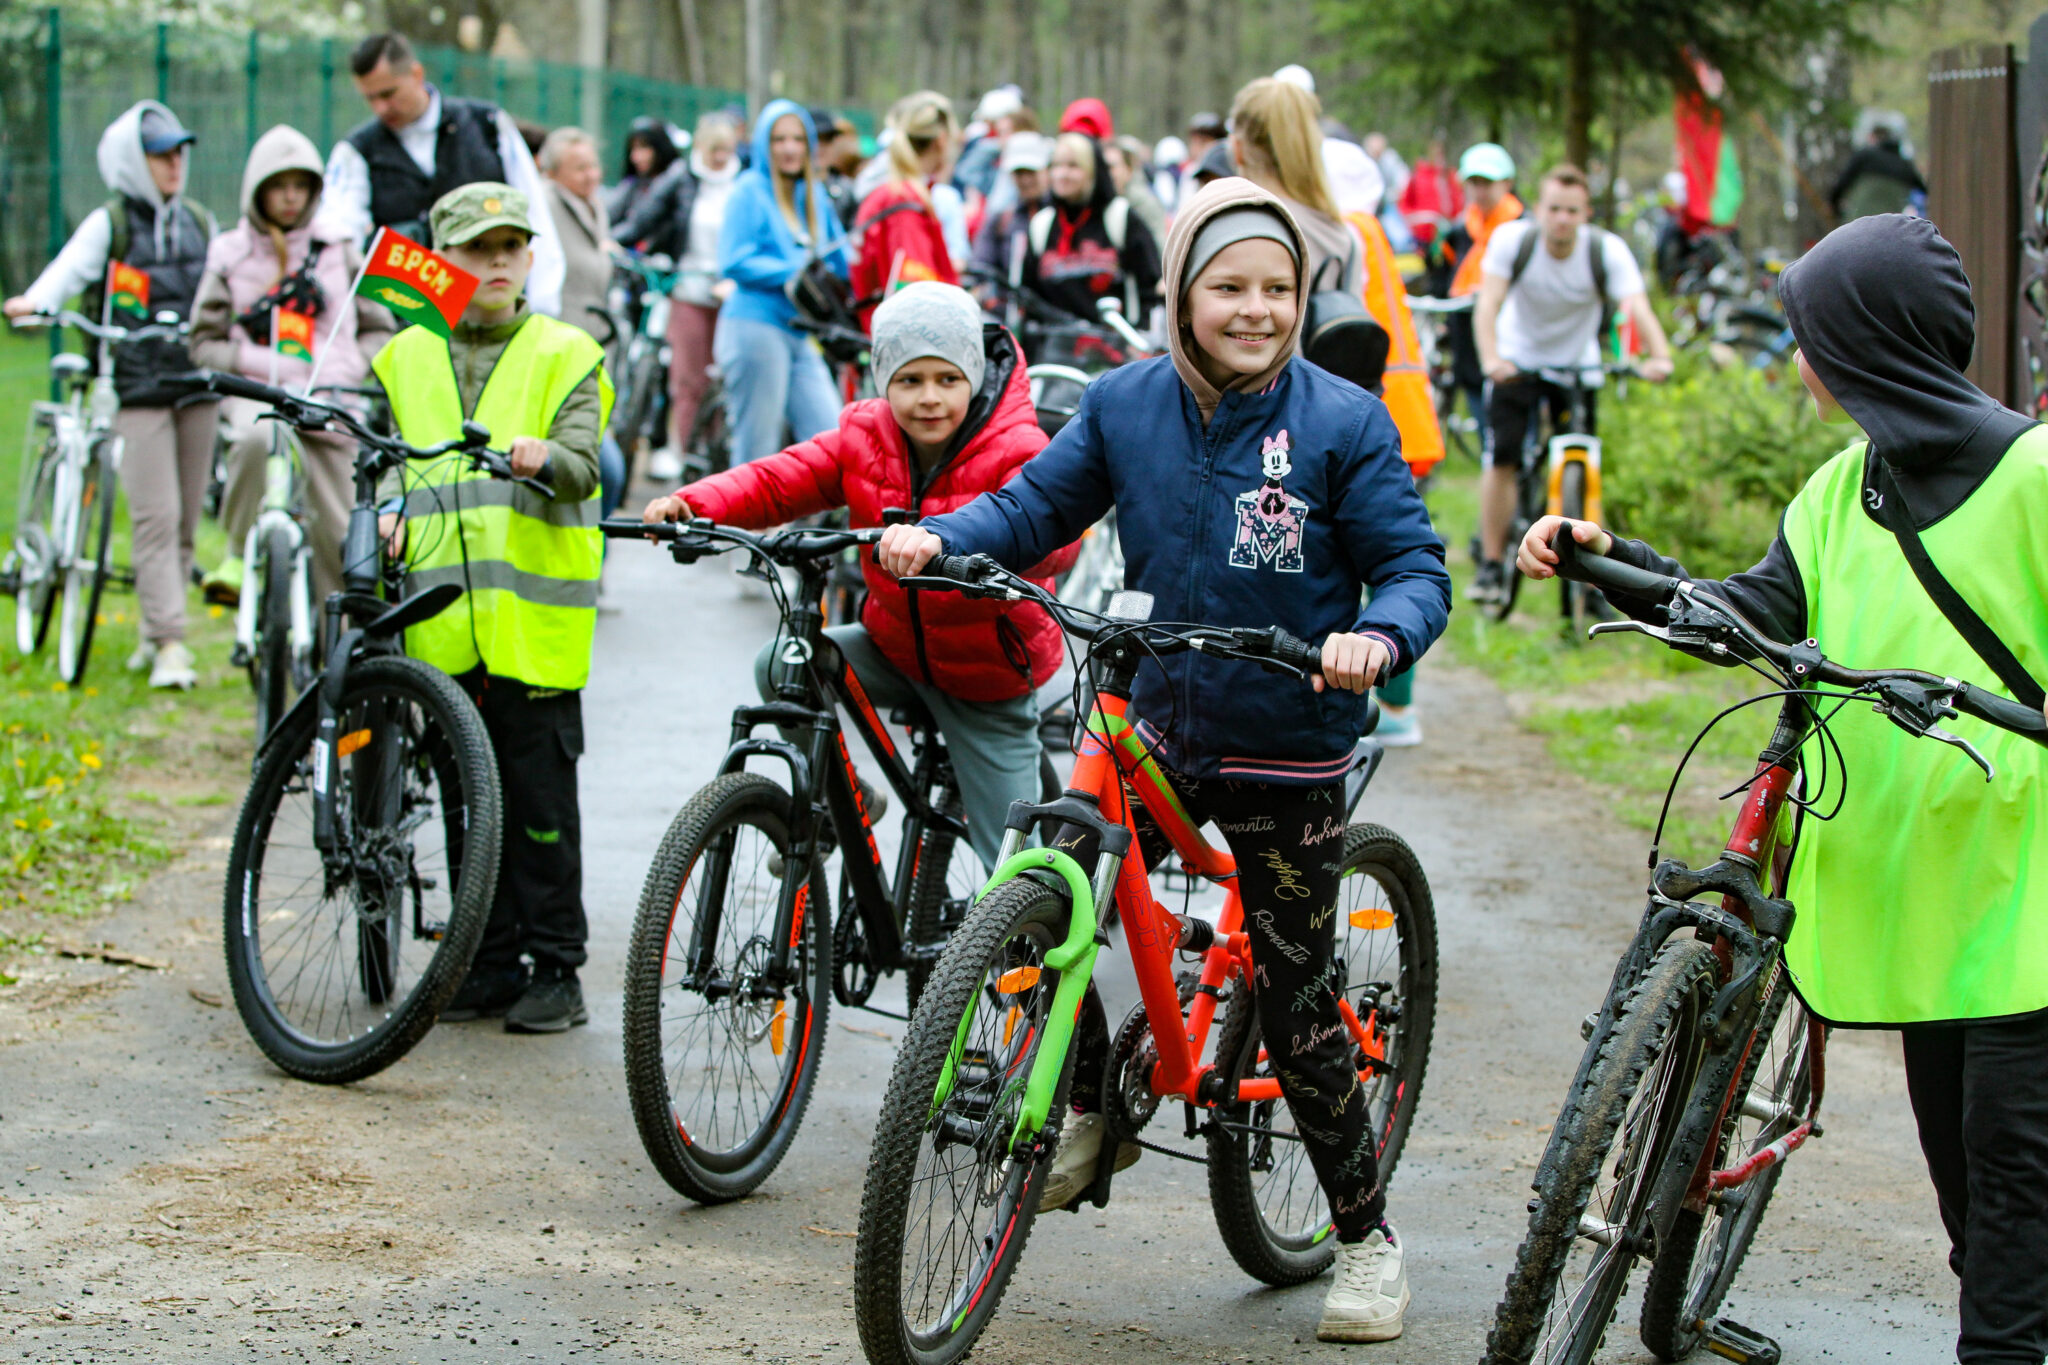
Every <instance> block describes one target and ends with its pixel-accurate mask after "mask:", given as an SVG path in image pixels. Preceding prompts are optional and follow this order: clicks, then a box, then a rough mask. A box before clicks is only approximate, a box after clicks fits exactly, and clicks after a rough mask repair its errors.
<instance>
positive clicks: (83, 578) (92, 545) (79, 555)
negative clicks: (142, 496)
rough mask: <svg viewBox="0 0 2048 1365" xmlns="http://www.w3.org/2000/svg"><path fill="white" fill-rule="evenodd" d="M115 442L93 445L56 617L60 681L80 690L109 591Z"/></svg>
mask: <svg viewBox="0 0 2048 1365" xmlns="http://www.w3.org/2000/svg"><path fill="white" fill-rule="evenodd" d="M111 444H112V443H111V442H110V441H108V440H101V441H97V442H95V443H94V445H93V448H92V459H91V461H90V462H88V463H87V465H86V467H85V475H84V479H85V481H84V483H83V484H81V485H80V486H79V490H78V535H77V539H76V540H75V541H74V542H73V543H74V544H75V546H76V547H77V548H76V549H75V551H74V552H73V553H72V555H71V558H70V561H69V562H68V563H67V564H65V566H64V606H63V610H62V612H61V613H60V614H59V616H58V618H57V676H59V677H61V678H62V679H64V681H65V682H67V683H69V684H71V686H73V687H77V686H78V685H79V684H80V683H82V682H84V681H85V666H86V663H87V661H89V660H90V659H91V658H92V635H93V627H94V626H95V625H97V624H98V622H99V615H100V596H101V594H103V593H104V592H105V591H106V590H107V561H108V559H109V557H110V556H111V555H112V554H113V550H114V500H115V499H114V492H115V489H114V457H113V453H112V450H111V448H110V447H111Z"/></svg>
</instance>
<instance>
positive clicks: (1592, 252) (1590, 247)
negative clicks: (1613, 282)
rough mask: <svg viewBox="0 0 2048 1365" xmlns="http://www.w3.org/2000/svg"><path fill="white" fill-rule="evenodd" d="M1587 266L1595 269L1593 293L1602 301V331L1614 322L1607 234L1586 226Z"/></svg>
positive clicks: (1590, 225)
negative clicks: (1608, 281)
mask: <svg viewBox="0 0 2048 1365" xmlns="http://www.w3.org/2000/svg"><path fill="white" fill-rule="evenodd" d="M1586 264H1587V265H1589V266H1591V267H1592V268H1593V292H1594V294H1596V295H1597V296H1599V299H1600V331H1601V333H1602V334H1603V335H1604V334H1605V333H1606V331H1607V325H1608V324H1609V323H1610V322H1612V321H1613V320H1614V299H1613V298H1612V297H1611V296H1610V295H1609V294H1608V292H1607V234H1606V233H1605V232H1602V231H1601V230H1600V229H1599V228H1596V227H1594V226H1593V225H1592V224H1591V223H1588V224H1586Z"/></svg>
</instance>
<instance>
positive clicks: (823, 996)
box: [625, 773, 832, 1204]
mask: <svg viewBox="0 0 2048 1365" xmlns="http://www.w3.org/2000/svg"><path fill="white" fill-rule="evenodd" d="M789 827H790V803H789V793H788V792H786V791H784V790H783V789H782V788H780V787H778V786H776V785H775V784H774V783H773V782H770V781H769V780H768V779H767V778H765V777H762V776H760V775H758V774H754V773H727V774H725V775H724V776H722V777H718V778H715V779H714V780H713V781H712V782H711V783H710V784H709V785H708V786H706V787H705V788H704V789H703V790H702V791H700V792H698V793H697V794H696V795H695V796H693V797H691V798H690V799H689V801H688V802H687V803H685V805H684V806H683V808H682V810H681V811H679V812H677V814H676V818H675V821H674V823H672V824H671V825H670V826H669V828H668V833H667V834H666V835H664V836H663V838H662V841H661V848H660V850H659V851H658V852H657V853H656V854H655V855H654V866H653V867H651V868H649V869H648V872H647V884H646V887H645V889H644V890H642V891H641V893H640V911H639V915H638V916H637V918H636V919H635V920H634V922H633V943H632V948H631V950H630V956H629V957H628V958H627V961H626V1003H625V1048H626V1089H627V1092H628V1094H629V1095H630V1096H631V1097H632V1101H633V1121H634V1123H635V1124H636V1125H637V1126H638V1128H639V1130H640V1145H641V1146H642V1147H644V1148H646V1150H647V1155H648V1158H649V1159H650V1160H652V1161H653V1162H654V1167H655V1169H656V1170H658V1171H660V1172H661V1175H662V1178H663V1179H665V1180H667V1181H668V1183H669V1184H670V1185H671V1186H673V1187H674V1188H675V1189H676V1190H677V1191H678V1192H680V1193H682V1194H685V1195H687V1196H689V1197H690V1198H691V1199H694V1200H696V1201H697V1202H698V1203H700V1204H723V1203H725V1202H727V1201H729V1200H733V1199H739V1198H741V1197H743V1196H745V1195H748V1194H751V1193H753V1191H754V1190H755V1189H757V1188H759V1187H760V1184H761V1182H762V1181H764V1180H766V1179H767V1178H768V1177H769V1175H770V1174H772V1173H773V1172H774V1170H775V1168H776V1166H777V1165H779V1164H780V1163H781V1161H782V1158H783V1156H784V1155H785V1154H786V1153H787V1152H788V1151H789V1144H790V1143H791V1142H792V1141H794V1140H795V1138H796V1131H797V1128H798V1127H799V1126H800V1125H801V1124H802V1123H803V1118H804V1109H805V1108H806V1107H807V1106H808V1105H809V1104H810V1101H811V1089H812V1086H813V1084H814V1083H815V1081H816V1080H817V1076H818V1060H819V1058H820V1057H821V1056H822V1055H823V1053H824V1045H825V1032H824V1029H825V1016H826V1013H827V1011H828V1010H829V1008H830V1001H829V996H830V994H831V985H830V973H831V969H832V963H831V953H830V950H829V949H828V947H827V945H826V942H825V936H826V934H827V933H828V932H829V929H830V914H829V906H828V903H827V901H826V899H825V879H824V876H823V874H822V873H821V872H820V871H819V870H818V869H817V868H816V867H815V866H813V867H811V868H808V869H805V868H801V867H798V866H797V865H796V860H795V859H794V858H791V857H790V856H789V845H790V835H789ZM778 862H779V863H780V868H779V870H778V869H777V867H776V864H777V863H778ZM786 879H796V880H797V881H798V885H797V886H796V888H795V896H794V909H793V911H792V913H791V916H790V923H789V924H788V925H786V926H785V925H784V924H783V923H782V921H781V907H782V903H783V887H784V882H785V880H786ZM784 945H786V946H787V948H788V953H787V956H786V960H785V961H784V962H783V963H781V964H780V965H778V962H777V958H778V956H781V955H780V954H779V953H778V951H777V950H778V948H779V947H782V946H784Z"/></svg>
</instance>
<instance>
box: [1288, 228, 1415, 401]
mask: <svg viewBox="0 0 2048 1365" xmlns="http://www.w3.org/2000/svg"><path fill="white" fill-rule="evenodd" d="M1359 247H1360V242H1359V240H1358V235H1357V234H1356V233H1353V234H1352V236H1351V254H1350V255H1348V256H1346V257H1345V258H1344V259H1343V260H1342V261H1339V260H1338V259H1337V258H1336V257H1334V256H1332V257H1331V258H1330V259H1328V260H1326V261H1324V262H1323V263H1322V264H1321V265H1320V266H1318V267H1316V273H1315V276H1314V277H1313V278H1312V279H1311V280H1310V281H1309V287H1308V290H1307V293H1308V312H1307V316H1306V317H1305V318H1304V319H1303V320H1302V324H1301V357H1302V359H1304V360H1306V361H1308V362H1309V363H1310V364H1311V365H1318V366H1321V367H1322V368H1323V369H1325V370H1328V371H1329V372H1330V373H1331V374H1334V375H1336V376H1337V377H1338V378H1339V379H1348V380H1350V381H1351V382H1352V383H1354V384H1356V385H1358V387H1359V388H1361V389H1364V390H1365V391H1366V392H1367V393H1378V392H1379V391H1380V381H1381V380H1382V379H1383V378H1385V376H1386V372H1387V352H1388V350H1389V349H1391V347H1392V346H1393V338H1391V337H1389V336H1388V335H1387V329H1386V328H1384V327H1382V326H1380V324H1379V321H1378V320H1377V319H1376V318H1374V317H1373V315H1372V313H1371V312H1370V311H1368V310H1367V308H1366V306H1365V299H1364V297H1363V295H1361V294H1354V293H1352V292H1351V291H1350V290H1348V289H1346V288H1344V279H1345V277H1346V276H1347V275H1349V274H1350V273H1351V268H1352V265H1353V264H1354V263H1355V262H1356V261H1357V260H1358V252H1359ZM1333 265H1334V266H1336V267H1337V287H1336V288H1334V289H1332V288H1326V287H1325V286H1324V284H1323V274H1324V272H1325V271H1327V270H1328V269H1329V268H1330V267H1331V266H1333Z"/></svg>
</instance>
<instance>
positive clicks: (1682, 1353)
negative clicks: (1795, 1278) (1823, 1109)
mask: <svg viewBox="0 0 2048 1365" xmlns="http://www.w3.org/2000/svg"><path fill="white" fill-rule="evenodd" d="M1811 1022H1812V1020H1811V1017H1810V1016H1809V1015H1808V1014H1807V1012H1806V1007H1805V1006H1804V1005H1802V1004H1800V1003H1799V1001H1798V999H1797V998H1796V997H1794V996H1793V994H1792V987H1791V983H1790V982H1789V981H1787V980H1786V978H1785V975H1784V973H1783V972H1782V971H1781V972H1780V973H1779V975H1778V981H1777V985H1776V987H1775V988H1774V989H1773V990H1772V992H1771V997H1770V998H1769V999H1767V1000H1766V1001H1765V1002H1764V1005H1763V1009H1762V1012H1761V1013H1760V1014H1759V1015H1758V1019H1757V1029H1756V1034H1755V1040H1754V1043H1753V1045H1752V1047H1751V1049H1750V1055H1749V1058H1748V1060H1747V1061H1746V1062H1745V1063H1744V1064H1743V1065H1744V1070H1743V1075H1742V1082H1741V1084H1740V1085H1739V1086H1738V1087H1737V1091H1736V1093H1737V1094H1739V1095H1741V1096H1742V1102H1741V1103H1740V1104H1738V1105H1735V1106H1734V1107H1733V1108H1732V1109H1731V1110H1730V1112H1729V1114H1728V1118H1727V1122H1726V1124H1725V1125H1724V1126H1723V1128H1722V1131H1721V1142H1720V1145H1719V1147H1718V1148H1717V1150H1716V1152H1715V1164H1716V1165H1718V1166H1727V1165H1732V1164H1734V1163H1735V1162H1737V1161H1741V1160H1743V1159H1745V1158H1747V1157H1750V1156H1753V1155H1755V1154H1756V1153H1758V1152H1761V1151H1762V1150H1763V1149H1764V1148H1766V1147H1768V1146H1770V1145H1771V1144H1772V1143H1773V1142H1776V1141H1777V1140H1778V1139H1780V1138H1782V1137H1784V1136H1785V1135H1786V1134H1787V1133H1789V1132H1791V1131H1792V1130H1793V1129H1794V1128H1796V1127H1797V1126H1798V1125H1799V1124H1800V1122H1801V1121H1802V1120H1803V1119H1804V1118H1805V1117H1806V1110H1807V1106H1808V1103H1809V1101H1810V1100H1811V1099H1812V1098H1813V1054H1812V1050H1811V1046H1810V1040H1811V1037H1812V1034H1811V1031H1810V1029H1809V1025H1810V1023H1811ZM1784 1170H1785V1163H1784V1162H1783V1161H1782V1160H1781V1161H1778V1162H1774V1163H1773V1164H1772V1165H1770V1166H1768V1167H1766V1168H1765V1169H1764V1170H1763V1171H1762V1172H1761V1173H1760V1174H1758V1175H1755V1176H1752V1177H1751V1178H1750V1179H1749V1180H1747V1181H1745V1182H1744V1183H1742V1184H1740V1185H1737V1186H1735V1187H1734V1188H1733V1189H1729V1190H1726V1191H1723V1192H1722V1193H1721V1194H1719V1195H1718V1196H1716V1197H1715V1199H1714V1201H1713V1202H1711V1203H1709V1204H1708V1205H1707V1207H1706V1210H1705V1211H1704V1212H1695V1211H1694V1210H1692V1209H1686V1210H1684V1211H1682V1212H1681V1213H1680V1214H1679V1215H1678V1217H1677V1219H1676V1220H1675V1221H1674V1222H1673V1224H1672V1227H1671V1231H1670V1233H1669V1234H1667V1235H1666V1236H1665V1238H1664V1240H1663V1242H1662V1244H1661V1245H1660V1247H1659V1249H1658V1252H1657V1259H1656V1262H1655V1263H1654V1264H1653V1265H1651V1267H1650V1275H1649V1278H1648V1280H1646V1281H1645V1282H1644V1285H1643V1317H1642V1326H1641V1331H1642V1338H1643V1345H1645V1346H1647V1347H1649V1348H1650V1350H1651V1351H1653V1352H1655V1353H1656V1355H1657V1357H1658V1359H1660V1360H1674V1361H1675V1360H1683V1359H1685V1357H1686V1356H1687V1355H1689V1354H1690V1353H1691V1352H1692V1351H1693V1350H1694V1349H1696V1348H1697V1347H1698V1346H1699V1345H1700V1343H1701V1342H1702V1341H1703V1340H1704V1339H1705V1336H1706V1331H1705V1329H1706V1324H1707V1322H1708V1321H1709V1320H1710V1319H1711V1318H1712V1317H1713V1316H1714V1314H1715V1313H1716V1312H1718V1311H1719V1310H1720V1307H1721V1300H1722V1299H1724V1298H1726V1297H1727V1296H1728V1290H1729V1289H1730V1287H1732V1286H1733V1285H1734V1283H1735V1273H1736V1271H1738V1270H1739V1269H1741V1267H1742V1258H1743V1256H1744V1255H1746V1254H1747V1253H1748V1251H1749V1244H1750V1242H1751V1240H1752V1239H1754V1238H1755V1236H1756V1230H1757V1228H1758V1226H1759V1225H1761V1224H1762V1222H1763V1218H1764V1209H1765V1208H1766V1207H1767V1206H1768V1205H1769V1204H1770V1202H1771V1195H1772V1193H1773V1192H1775V1191H1776V1190H1777V1188H1778V1177H1779V1176H1780V1175H1782V1174H1784Z"/></svg>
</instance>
